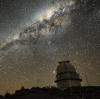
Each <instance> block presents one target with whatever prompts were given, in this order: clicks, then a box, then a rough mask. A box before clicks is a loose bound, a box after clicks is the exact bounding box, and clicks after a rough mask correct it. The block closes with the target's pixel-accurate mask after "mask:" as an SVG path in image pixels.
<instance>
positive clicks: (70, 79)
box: [55, 61, 82, 89]
mask: <svg viewBox="0 0 100 99" xmlns="http://www.w3.org/2000/svg"><path fill="white" fill-rule="evenodd" d="M56 72H57V75H56V81H55V82H56V83H57V87H58V88H60V89H66V88H68V87H76V86H81V81H82V80H81V79H80V77H79V74H78V73H77V72H76V70H75V68H74V66H73V65H72V64H71V63H70V61H61V62H59V65H58V67H57V70H56Z"/></svg>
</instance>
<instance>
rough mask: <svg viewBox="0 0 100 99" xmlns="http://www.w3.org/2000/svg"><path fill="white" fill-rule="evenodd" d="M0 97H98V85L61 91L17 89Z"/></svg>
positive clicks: (22, 98)
mask: <svg viewBox="0 0 100 99" xmlns="http://www.w3.org/2000/svg"><path fill="white" fill-rule="evenodd" d="M0 99H100V87H73V88H70V89H66V90H64V91H61V90H59V89H57V88H55V87H51V88H39V87H37V88H31V89H25V88H24V87H22V88H21V90H17V91H16V92H15V93H14V94H9V93H6V94H5V96H0Z"/></svg>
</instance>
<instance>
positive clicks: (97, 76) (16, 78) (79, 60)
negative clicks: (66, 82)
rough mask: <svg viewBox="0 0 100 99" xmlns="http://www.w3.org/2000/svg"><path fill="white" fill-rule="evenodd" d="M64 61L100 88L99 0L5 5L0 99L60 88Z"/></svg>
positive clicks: (6, 1) (1, 8) (0, 17)
mask: <svg viewBox="0 0 100 99" xmlns="http://www.w3.org/2000/svg"><path fill="white" fill-rule="evenodd" d="M60 1H61V2H60ZM62 60H70V61H71V62H72V64H73V65H74V66H75V68H76V70H77V72H78V73H80V75H81V77H82V79H83V82H82V85H85V86H88V85H89V86H98V85H100V0H54V1H53V0H0V93H1V94H4V93H5V92H7V91H10V92H13V91H15V90H16V89H20V88H21V86H25V88H31V87H33V86H35V87H36V86H39V87H43V86H55V83H54V80H55V70H56V67H57V65H58V62H59V61H62ZM86 79H87V80H88V81H86Z"/></svg>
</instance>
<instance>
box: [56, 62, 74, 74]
mask: <svg viewBox="0 0 100 99" xmlns="http://www.w3.org/2000/svg"><path fill="white" fill-rule="evenodd" d="M64 72H76V70H75V68H74V66H73V65H72V64H71V63H70V61H61V62H59V65H58V67H57V74H59V73H64Z"/></svg>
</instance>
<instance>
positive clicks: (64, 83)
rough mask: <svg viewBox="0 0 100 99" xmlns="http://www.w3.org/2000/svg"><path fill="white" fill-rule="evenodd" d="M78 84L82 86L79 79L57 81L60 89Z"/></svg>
mask: <svg viewBox="0 0 100 99" xmlns="http://www.w3.org/2000/svg"><path fill="white" fill-rule="evenodd" d="M76 86H81V83H80V82H79V81H78V80H62V81H59V82H58V83H57V87H58V88H60V89H66V88H68V87H76Z"/></svg>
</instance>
